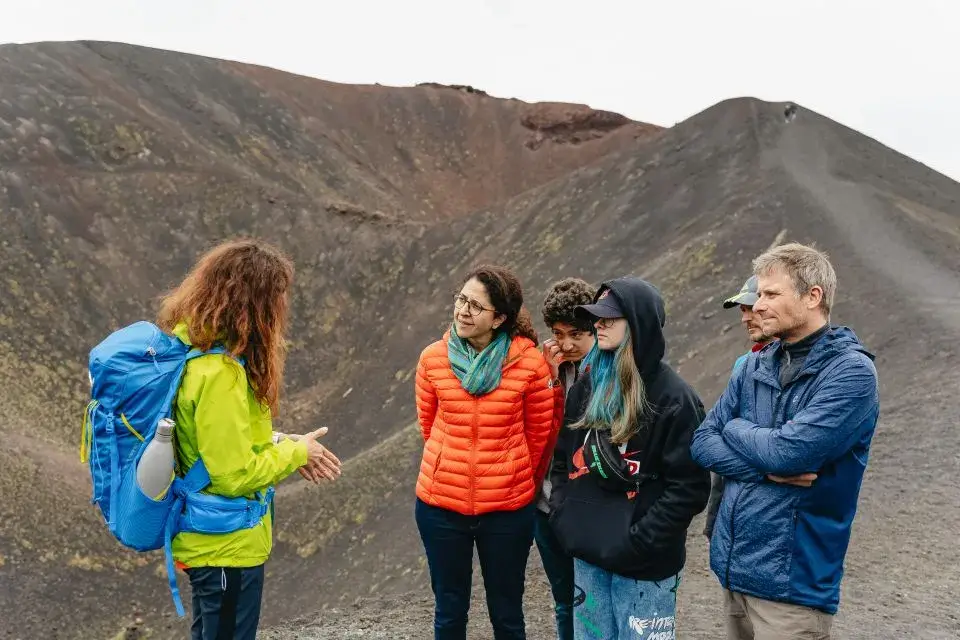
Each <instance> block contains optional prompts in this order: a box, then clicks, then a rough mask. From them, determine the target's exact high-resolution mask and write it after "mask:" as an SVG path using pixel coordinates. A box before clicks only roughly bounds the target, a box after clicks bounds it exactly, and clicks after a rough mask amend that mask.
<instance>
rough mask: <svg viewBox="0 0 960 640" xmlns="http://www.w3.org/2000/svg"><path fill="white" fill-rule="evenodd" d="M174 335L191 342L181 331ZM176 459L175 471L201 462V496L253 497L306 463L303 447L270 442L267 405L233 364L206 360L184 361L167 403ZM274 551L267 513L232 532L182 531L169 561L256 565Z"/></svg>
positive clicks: (179, 328) (227, 359)
mask: <svg viewBox="0 0 960 640" xmlns="http://www.w3.org/2000/svg"><path fill="white" fill-rule="evenodd" d="M174 335H176V336H177V337H178V338H180V339H181V340H182V341H183V342H185V343H186V344H191V342H190V335H189V332H188V330H187V326H186V324H184V323H181V324H179V325H178V326H177V327H176V328H175V329H174ZM173 418H174V420H175V421H176V423H177V427H176V445H177V460H178V462H179V464H180V470H181V472H182V473H186V471H187V470H188V469H189V468H190V466H191V465H193V463H194V462H196V460H197V458H198V457H199V458H203V462H204V464H205V465H206V467H207V471H208V472H209V474H210V485H209V486H208V487H207V488H206V490H205V493H212V494H216V495H221V496H225V497H228V498H235V497H239V496H245V497H247V498H254V495H253V494H255V493H256V492H257V491H261V490H264V489H266V488H267V487H269V486H270V485H273V484H275V483H277V482H279V481H280V480H283V479H284V478H286V477H287V476H288V475H290V474H291V473H293V472H294V471H296V470H297V468H298V467H300V466H302V465H303V464H305V463H306V461H307V447H306V445H305V444H304V443H303V442H294V441H292V440H281V441H280V443H279V444H274V443H273V423H272V421H271V418H270V409H269V407H264V406H262V405H261V404H260V403H259V402H258V401H257V399H256V398H255V397H254V395H253V390H252V389H251V387H250V384H249V383H248V382H247V374H246V371H245V370H244V368H243V367H242V366H241V365H240V364H239V363H238V362H237V361H236V360H234V359H233V358H230V357H229V356H224V355H206V356H200V357H199V358H194V359H193V360H190V361H189V362H187V365H186V370H185V371H184V374H183V380H182V381H181V384H180V389H179V391H178V393H177V399H176V402H175V405H174V415H173ZM272 546H273V538H272V522H271V517H270V514H269V513H268V514H267V515H266V516H264V518H263V520H262V521H261V522H260V524H258V525H257V526H255V527H253V528H252V529H241V530H240V531H234V532H233V533H225V534H204V533H191V532H183V533H180V534H178V535H177V536H176V537H175V538H174V539H173V557H174V559H175V560H176V561H177V563H178V564H179V565H181V566H185V567H188V568H190V567H255V566H257V565H261V564H263V563H264V562H266V561H267V558H268V557H269V556H270V550H271V548H272Z"/></svg>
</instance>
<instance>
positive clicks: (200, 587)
mask: <svg viewBox="0 0 960 640" xmlns="http://www.w3.org/2000/svg"><path fill="white" fill-rule="evenodd" d="M187 576H189V577H190V591H191V592H192V595H193V625H192V626H191V627H190V632H191V635H190V638H191V640H254V639H255V638H256V636H257V625H258V624H260V601H261V599H262V597H263V565H260V566H259V567H250V568H249V569H236V568H232V567H226V568H223V567H197V568H195V569H187Z"/></svg>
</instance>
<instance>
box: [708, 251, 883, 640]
mask: <svg viewBox="0 0 960 640" xmlns="http://www.w3.org/2000/svg"><path fill="white" fill-rule="evenodd" d="M754 273H755V274H756V275H757V276H758V279H759V283H758V289H759V299H758V300H757V302H756V304H755V305H754V311H755V312H757V313H758V314H759V316H760V319H761V326H762V328H763V333H764V334H765V335H767V336H770V337H775V338H778V339H779V340H778V341H775V342H772V343H771V344H770V345H768V346H767V347H766V348H764V349H763V350H761V351H759V352H756V353H751V354H750V355H749V356H748V357H747V360H746V362H745V363H744V365H743V366H741V367H739V368H738V369H737V371H736V373H735V375H734V376H733V377H732V378H731V379H730V383H729V384H728V386H727V389H726V391H724V393H723V395H722V396H721V397H720V399H719V400H718V401H717V404H716V405H715V406H714V407H713V409H711V410H710V412H709V414H707V417H706V419H705V420H704V422H703V424H701V426H700V427H699V428H698V429H697V431H696V433H695V434H694V436H693V439H692V441H691V453H692V456H693V459H694V460H695V461H696V462H697V463H699V464H700V465H701V466H703V467H705V468H707V469H710V470H711V471H713V472H715V473H717V474H719V475H721V476H723V478H724V490H723V498H722V500H721V503H720V510H719V513H718V514H717V520H716V524H715V527H714V530H713V536H712V538H711V544H710V566H711V568H712V569H713V571H714V573H715V574H716V575H717V577H718V578H719V580H720V583H721V585H722V586H723V587H724V593H725V599H726V608H727V634H728V638H729V639H730V640H767V639H773V638H776V639H778V640H788V639H791V638H798V639H799V638H818V639H824V640H829V638H830V627H831V624H832V620H833V614H834V613H836V611H837V606H838V604H839V601H840V580H841V577H842V575H843V560H844V556H845V555H846V551H847V546H848V544H849V541H850V528H851V523H852V521H853V517H854V514H855V512H856V508H857V498H858V496H859V493H860V484H861V481H862V479H863V473H864V470H865V468H866V464H867V455H868V452H869V447H870V440H871V438H872V437H873V432H874V429H875V427H876V423H877V416H878V414H879V393H878V385H877V372H876V369H875V368H874V365H873V356H872V355H871V354H870V353H868V352H867V351H866V349H865V348H864V347H863V346H862V345H861V344H860V341H859V340H858V339H857V336H856V335H855V334H854V332H853V331H852V330H850V329H848V328H846V327H838V326H831V325H830V322H829V318H830V308H831V305H832V304H833V298H834V294H835V292H836V283H837V280H836V273H835V272H834V270H833V266H832V265H831V264H830V262H829V260H828V259H827V257H826V255H824V254H823V253H821V252H820V251H817V250H816V249H813V248H811V247H807V246H804V245H799V244H787V245H782V246H779V247H776V248H774V249H772V250H771V251H768V252H767V253H765V254H763V255H761V256H759V257H758V258H757V259H756V260H754Z"/></svg>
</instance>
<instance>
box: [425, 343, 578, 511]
mask: <svg viewBox="0 0 960 640" xmlns="http://www.w3.org/2000/svg"><path fill="white" fill-rule="evenodd" d="M416 394H417V416H418V418H419V419H420V428H421V430H422V432H423V439H424V441H425V443H426V444H425V445H424V448H423V461H422V462H421V464H420V476H419V477H418V478H417V497H418V498H420V499H421V500H423V501H424V502H426V503H427V504H429V505H432V506H435V507H440V508H443V509H449V510H451V511H456V512H457V513H462V514H464V515H479V514H482V513H488V512H490V511H513V510H516V509H520V508H521V507H524V506H526V505H528V504H530V502H532V501H533V499H534V498H535V496H536V494H537V487H539V486H540V482H541V480H542V479H543V475H544V472H545V471H546V466H547V464H548V463H549V460H550V453H549V450H548V449H550V448H552V447H553V446H554V444H555V443H556V437H557V432H558V431H559V426H560V420H559V418H560V417H561V416H558V415H557V413H558V411H557V407H558V406H559V407H561V408H562V407H563V401H562V397H563V396H562V394H563V385H555V386H553V387H551V385H550V368H549V366H547V362H546V360H544V357H543V354H542V353H541V352H540V349H538V348H537V346H536V345H535V344H534V343H533V341H532V340H530V339H528V338H524V337H520V336H518V337H515V338H514V339H513V342H512V343H511V345H510V350H509V352H508V354H507V358H506V360H505V361H504V365H503V374H502V378H501V381H500V386H499V387H497V388H496V389H494V390H493V391H491V392H490V393H488V394H486V395H484V396H479V397H474V396H471V395H470V394H469V393H467V392H466V391H465V390H464V389H463V387H462V386H461V385H460V380H459V379H458V378H457V376H456V374H455V373H454V372H453V368H452V367H451V366H450V360H449V358H448V357H447V336H444V339H443V340H441V341H439V342H434V343H433V344H431V345H430V346H429V347H427V348H426V349H424V351H423V353H422V354H421V355H420V362H419V363H418V365H417V380H416ZM560 413H562V410H561V411H560Z"/></svg>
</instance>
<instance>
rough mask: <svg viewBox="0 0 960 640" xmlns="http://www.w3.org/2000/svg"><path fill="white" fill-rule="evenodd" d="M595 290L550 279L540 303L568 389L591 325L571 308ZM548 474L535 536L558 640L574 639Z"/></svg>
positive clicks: (549, 346) (549, 353)
mask: <svg viewBox="0 0 960 640" xmlns="http://www.w3.org/2000/svg"><path fill="white" fill-rule="evenodd" d="M595 295H596V289H595V288H594V287H592V286H591V285H590V284H588V283H587V282H585V281H584V280H581V279H580V278H565V279H563V280H561V281H559V282H557V283H554V285H553V286H551V287H550V290H549V291H548V292H547V296H546V298H545V299H544V302H543V322H544V323H545V324H546V325H547V327H548V328H549V329H550V331H551V333H552V334H553V337H552V338H551V339H549V340H547V341H546V342H545V343H544V345H543V350H544V355H545V356H546V357H547V362H548V363H549V364H550V367H551V370H552V371H551V372H552V374H553V378H554V380H557V381H559V382H560V383H561V384H562V385H563V387H564V390H566V391H569V389H570V387H571V386H572V385H573V383H574V381H575V380H576V378H577V371H578V365H579V363H580V361H581V360H582V359H583V358H584V357H585V356H586V355H587V353H589V351H590V350H591V349H592V348H593V344H594V341H595V338H594V333H593V326H592V324H591V323H590V321H589V320H584V319H582V318H578V317H576V316H575V314H574V309H576V308H577V307H578V306H580V305H585V304H590V303H592V302H593V298H594V296H595ZM549 498H550V479H549V474H548V476H547V478H546V479H545V480H544V482H543V490H542V491H541V492H540V498H539V500H538V501H537V521H536V528H535V530H534V531H535V539H536V542H537V549H538V550H539V551H540V558H541V559H542V560H543V568H544V571H546V574H547V579H548V580H549V581H550V589H551V591H552V592H553V599H554V603H555V611H556V617H557V637H558V638H559V640H573V599H574V593H573V592H574V584H573V558H571V557H570V556H568V555H567V554H566V552H565V551H564V550H563V547H562V546H561V545H560V542H559V541H558V540H557V539H556V536H554V533H553V530H552V529H551V528H550V507H549V505H548V499H549Z"/></svg>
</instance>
